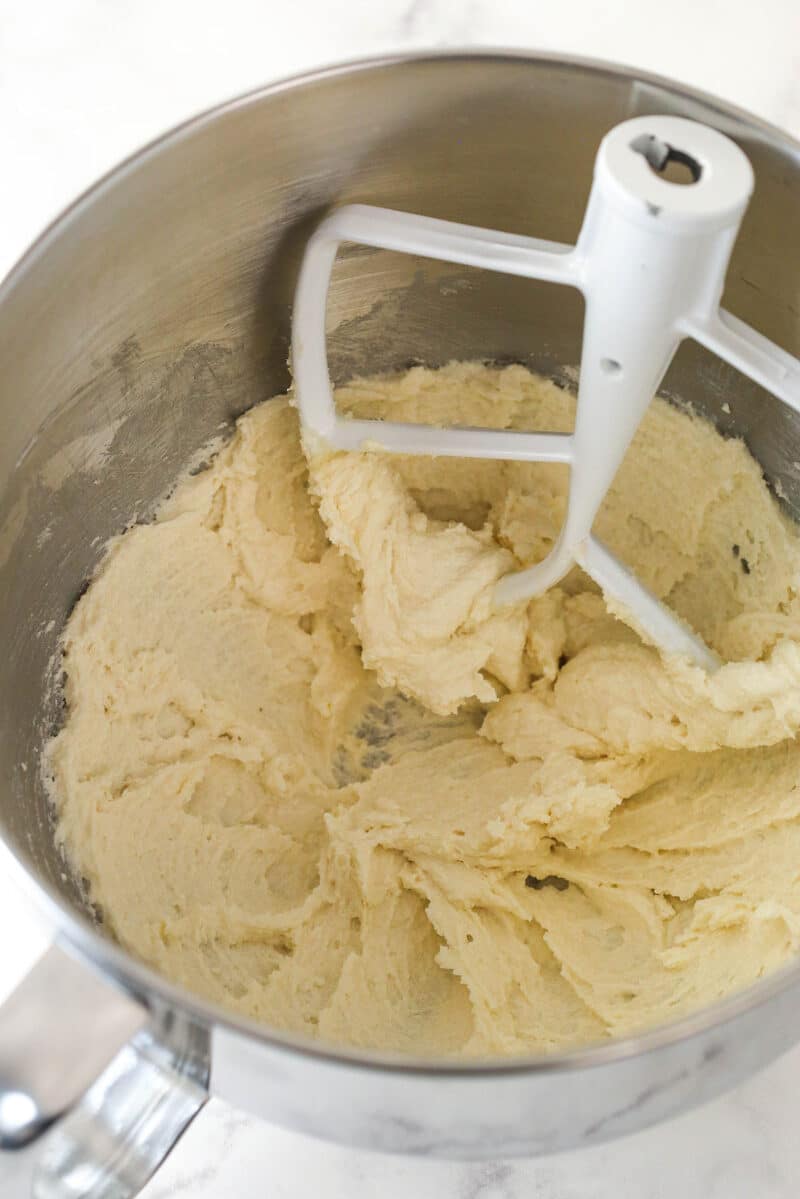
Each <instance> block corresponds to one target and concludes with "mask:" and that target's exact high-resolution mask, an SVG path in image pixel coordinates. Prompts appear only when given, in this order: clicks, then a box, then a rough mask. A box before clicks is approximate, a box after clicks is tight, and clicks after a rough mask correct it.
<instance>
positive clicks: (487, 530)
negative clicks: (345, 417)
mask: <svg viewBox="0 0 800 1199" xmlns="http://www.w3.org/2000/svg"><path fill="white" fill-rule="evenodd" d="M338 403H339V405H340V407H342V408H344V409H346V410H349V411H350V412H352V413H354V414H357V415H359V416H364V415H372V416H375V415H381V416H383V415H385V416H392V417H394V418H397V419H406V420H409V419H410V420H415V419H416V420H424V421H433V422H442V423H446V422H458V423H460V424H473V425H487V426H490V425H491V426H495V427H515V428H560V429H566V428H569V427H570V424H571V419H572V407H573V400H572V397H571V396H570V395H568V394H567V393H566V392H564V391H561V390H558V389H557V388H556V387H555V386H553V385H552V384H550V383H548V382H545V381H543V380H541V379H537V378H535V377H533V376H532V375H530V374H529V373H528V372H526V371H525V370H524V369H522V368H521V367H508V368H506V369H503V370H500V369H490V368H487V367H484V366H480V365H475V364H455V365H452V366H450V367H448V368H446V369H444V370H440V371H429V370H424V369H421V368H419V369H414V370H411V371H409V372H408V373H407V374H405V375H404V376H402V377H398V378H392V379H372V380H362V381H357V382H355V383H353V384H352V385H350V386H349V387H347V388H344V389H341V390H340V392H339V394H338ZM566 482H567V478H566V473H565V468H563V467H559V466H552V465H547V466H545V465H520V464H513V463H490V462H472V461H469V462H468V461H455V460H446V459H442V460H436V461H435V460H431V459H423V458H418V459H397V458H389V457H386V456H383V455H381V454H380V453H377V452H373V453H365V454H361V455H345V454H338V455H334V456H331V457H328V458H325V459H322V460H315V461H314V462H313V463H312V468H311V480H310V483H309V478H308V473H307V467H306V462H305V459H304V457H303V454H302V451H301V447H300V442H299V439H298V428H297V419H296V416H295V413H294V411H293V409H292V408H291V407H290V406H289V404H288V403H287V401H286V400H285V399H276V400H273V401H271V402H269V403H267V404H264V405H262V406H261V407H259V408H257V409H255V410H254V411H252V412H251V413H249V414H248V415H247V416H246V417H244V418H243V419H242V421H241V422H240V424H239V429H238V432H237V434H236V436H235V438H234V439H233V441H232V442H231V444H230V445H229V446H228V447H227V448H226V449H224V450H223V451H222V452H221V453H220V454H219V456H218V457H217V459H216V460H215V462H214V464H213V465H212V467H211V469H209V470H208V471H207V472H205V473H204V474H201V475H199V476H196V477H194V478H191V479H187V480H186V481H185V482H183V483H182V484H181V486H180V487H179V488H178V490H177V492H176V493H175V495H174V497H173V498H172V499H171V500H170V501H169V502H168V503H166V504H165V505H164V506H163V508H162V510H161V513H160V516H159V519H158V521H157V522H156V523H155V524H152V525H148V526H143V527H137V528H135V529H132V530H131V531H130V532H128V533H126V534H125V535H124V536H123V537H121V538H119V539H118V541H116V542H115V543H114V544H113V546H112V547H111V549H110V552H109V554H108V556H107V559H106V562H105V564H104V566H103V569H102V570H101V572H100V573H99V575H98V577H97V578H96V580H95V582H94V583H93V584H92V586H91V587H90V588H89V590H88V592H87V593H86V595H85V596H84V597H83V598H82V599H81V601H80V603H79V604H78V605H77V607H76V609H75V613H74V615H73V617H72V619H71V620H70V623H69V626H68V628H67V631H66V639H65V646H66V658H65V665H66V671H67V679H68V681H67V699H68V704H69V709H68V719H67V723H66V726H65V728H64V730H63V731H62V732H61V734H60V735H59V736H58V737H57V738H56V740H55V741H54V743H53V744H52V747H51V751H50V755H49V760H50V764H51V766H52V771H53V776H54V795H55V797H56V802H57V805H58V810H59V830H60V836H61V838H62V839H63V842H64V845H65V848H66V850H67V853H68V855H69V858H70V860H71V862H72V863H73V865H74V867H75V869H76V870H77V871H78V872H79V873H80V874H81V875H83V876H84V877H85V878H86V879H87V880H88V883H89V886H90V893H91V898H92V899H93V901H94V902H95V903H97V904H98V905H99V906H100V908H101V910H102V912H103V915H104V918H105V920H106V922H107V924H108V925H109V926H110V928H111V929H112V930H113V932H114V933H115V935H116V936H117V937H118V938H119V940H120V941H121V942H122V944H123V945H125V946H126V947H127V948H129V949H130V950H131V951H133V952H134V953H135V954H138V955H139V956H140V957H142V958H144V959H145V960H147V961H148V962H150V963H152V964H153V965H154V966H155V967H156V968H158V969H159V970H161V971H163V973H164V974H166V975H168V976H169V977H170V978H172V979H174V980H176V981H178V982H181V983H184V984H185V985H186V986H187V987H190V988H192V989H193V990H195V991H197V992H200V993H201V994H203V995H204V996H207V997H209V998H211V999H213V1000H216V1001H218V1002H220V1003H222V1004H224V1005H225V1006H226V1007H228V1008H232V1009H234V1010H236V1011H239V1012H244V1013H247V1014H248V1015H250V1016H254V1017H256V1018H258V1019H260V1020H263V1021H266V1022H267V1023H269V1024H272V1025H276V1026H279V1027H281V1028H285V1029H292V1030H297V1031H300V1032H302V1033H306V1034H311V1035H314V1036H320V1037H324V1038H326V1039H332V1040H335V1041H338V1042H348V1043H350V1044H355V1045H361V1046H380V1047H387V1048H392V1049H398V1050H405V1051H409V1052H416V1053H419V1052H422V1053H429V1052H435V1053H442V1052H443V1053H448V1054H472V1055H474V1054H497V1053H500V1054H518V1053H524V1052H529V1051H532V1050H540V1049H545V1050H552V1049H556V1048H559V1047H562V1046H569V1045H574V1044H576V1043H580V1042H588V1041H596V1040H598V1039H600V1038H603V1037H608V1036H613V1035H617V1034H621V1033H625V1032H629V1031H631V1030H633V1029H637V1028H641V1027H642V1026H646V1025H651V1024H653V1023H656V1022H659V1021H663V1020H666V1019H669V1018H670V1017H672V1016H675V1015H678V1014H679V1013H682V1012H686V1011H688V1010H690V1009H692V1008H695V1007H697V1006H699V1005H702V1004H706V1003H709V1002H711V1001H712V1000H714V999H716V998H717V997H718V996H722V995H725V994H727V993H728V992H730V991H732V990H734V989H736V988H738V987H742V986H744V985H745V984H747V983H749V982H751V981H753V980H754V979H756V978H758V977H759V976H760V975H762V974H764V973H765V972H766V971H768V970H771V969H773V968H774V967H775V966H777V965H778V964H779V963H781V962H783V961H785V960H786V959H787V958H788V957H789V956H790V955H791V954H792V953H793V952H795V950H796V949H797V946H798V940H800V748H799V747H798V744H797V742H796V740H795V735H796V733H797V730H798V728H799V727H800V600H799V599H798V590H799V589H800V575H799V574H798V570H799V568H800V537H799V536H798V532H797V531H796V530H795V529H794V528H793V527H792V526H790V525H789V523H788V522H787V521H786V519H785V518H784V517H783V516H782V515H781V513H780V512H779V510H778V508H777V506H776V504H775V502H774V501H773V499H772V497H771V495H770V493H769V492H768V490H767V488H766V485H765V483H764V481H763V479H762V477H761V474H760V471H759V469H758V466H757V465H756V463H755V462H754V461H753V460H752V459H751V458H750V457H749V455H748V453H747V452H746V450H745V448H744V447H743V446H742V445H741V444H740V443H737V442H734V441H725V440H723V439H722V438H721V437H719V436H718V435H717V434H716V433H715V432H714V431H713V430H712V429H711V428H710V427H709V426H707V425H705V424H703V423H702V422H700V421H698V420H696V419H694V418H693V417H691V416H690V415H687V414H685V413H682V412H680V411H678V410H677V409H676V408H674V407H671V406H669V405H667V404H666V403H664V402H662V401H656V402H655V403H654V404H653V405H652V406H651V409H650V411H649V413H648V415H647V417H646V419H645V422H644V424H643V426H642V429H641V431H640V433H639V436H638V437H637V440H636V442H635V444H634V446H633V447H632V449H631V452H630V454H629V457H628V459H627V460H626V462H625V464H624V465H623V468H622V471H621V472H620V475H619V477H618V479H617V482H616V484H615V487H614V490H613V492H612V494H611V495H610V497H609V499H608V500H607V502H606V505H605V508H604V510H603V513H602V515H601V517H600V520H599V522H598V530H599V533H600V535H601V536H602V537H603V538H604V540H605V541H606V542H607V543H608V544H609V545H610V546H611V548H612V549H613V550H615V551H616V552H617V553H618V554H619V555H620V556H621V557H622V558H623V559H624V560H626V561H627V562H629V563H630V564H631V565H632V566H633V567H634V568H635V569H636V571H637V572H638V574H639V575H640V577H641V578H642V579H643V580H644V582H646V583H647V584H648V585H649V586H650V587H652V588H653V589H654V590H655V591H656V592H657V593H658V594H659V595H660V596H662V597H664V598H665V599H666V601H667V602H668V603H669V604H670V605H671V606H672V607H673V608H674V609H675V610H676V611H677V612H679V613H680V614H681V615H682V616H683V617H685V618H686V619H687V620H688V621H689V622H690V623H691V624H692V625H693V626H694V627H695V628H696V629H697V630H698V631H699V632H700V633H701V634H702V635H703V637H705V638H706V640H707V641H708V642H709V643H710V644H711V645H713V646H714V647H715V648H716V649H717V650H718V651H719V652H720V654H721V655H722V656H723V657H725V658H726V659H728V660H729V664H728V665H726V666H724V667H722V669H720V670H719V672H718V673H717V674H715V675H714V676H713V677H712V676H706V675H704V674H703V673H702V672H701V671H700V670H699V669H697V668H696V667H693V666H691V665H689V664H688V663H687V662H684V661H680V660H676V659H671V660H662V659H661V658H660V657H659V655H658V654H657V653H656V652H655V651H654V650H653V649H651V648H649V647H647V646H645V645H643V644H642V643H641V642H640V641H639V639H638V638H637V636H636V635H635V633H634V632H633V631H632V630H631V629H629V628H628V627H627V626H626V625H625V624H624V623H622V622H621V621H619V620H616V619H615V618H614V617H613V616H612V615H610V614H609V613H608V612H607V611H606V608H605V605H604V603H603V599H602V597H601V595H600V594H599V593H598V592H597V590H596V588H595V587H594V586H593V585H592V584H590V583H589V582H588V580H587V579H586V578H585V577H584V576H583V575H581V574H580V573H579V572H577V571H575V572H573V574H572V575H571V576H570V577H569V578H568V579H567V580H566V581H565V582H564V584H563V585H562V586H561V587H559V588H556V589H554V590H552V591H551V592H550V593H548V594H547V595H546V596H544V597H542V598H540V599H537V600H535V601H533V602H532V603H530V604H529V605H528V607H527V608H524V607H518V608H516V609H509V610H506V611H503V612H502V613H501V614H499V615H498V614H496V613H493V612H492V610H491V605H490V598H491V592H492V586H493V583H494V582H495V580H496V579H497V578H498V577H499V576H500V575H502V574H503V573H504V572H505V571H507V570H510V569H512V568H516V567H518V565H519V564H520V563H529V562H532V561H535V560H536V559H538V558H541V557H542V556H543V555H544V554H545V553H546V551H547V549H548V548H549V547H550V545H551V544H552V542H553V539H554V537H555V536H556V534H557V531H558V528H559V525H560V522H561V519H562V517H563V512H564V504H565V493H566ZM317 505H318V506H319V511H318V509H317ZM320 514H321V515H320Z"/></svg>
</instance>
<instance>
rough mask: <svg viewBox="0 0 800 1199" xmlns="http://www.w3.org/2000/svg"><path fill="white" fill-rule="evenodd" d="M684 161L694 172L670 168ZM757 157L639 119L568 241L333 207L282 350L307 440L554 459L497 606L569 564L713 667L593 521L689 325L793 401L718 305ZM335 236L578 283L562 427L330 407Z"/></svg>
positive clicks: (645, 626) (602, 166) (621, 128)
mask: <svg viewBox="0 0 800 1199" xmlns="http://www.w3.org/2000/svg"><path fill="white" fill-rule="evenodd" d="M670 163H675V164H679V165H680V167H682V169H683V170H684V171H685V172H686V173H688V175H689V181H687V183H686V184H685V185H681V184H678V183H675V182H672V181H670V180H669V179H668V178H666V177H664V175H663V174H662V172H663V171H664V170H665V169H666V168H667V167H668V166H669V164H670ZM753 183H754V180H753V171H752V168H751V166H750V163H749V161H748V159H747V158H746V156H745V155H744V153H743V152H742V151H741V150H740V149H739V147H738V146H737V145H735V143H734V142H732V141H731V140H730V139H728V138H727V137H724V136H723V135H722V134H720V133H718V132H716V131H715V130H713V129H710V128H708V127H707V126H705V125H700V124H697V123H696V122H694V121H688V120H684V119H682V118H678V117H667V116H662V117H636V118H634V119H632V120H629V121H625V122H623V123H622V124H621V125H617V126H616V127H615V128H614V129H612V130H611V131H610V132H609V133H608V134H607V135H606V136H605V138H604V139H603V141H602V142H601V144H600V147H599V150H598V153H597V158H596V160H595V168H594V180H593V184H592V190H591V194H590V197H589V202H588V205H587V208H586V213H585V215H584V220H583V226H582V228H581V231H580V235H579V237H578V241H577V244H576V245H575V246H567V245H561V244H557V243H554V242H549V241H542V240H539V239H537V238H531V237H521V236H516V235H514V234H509V233H500V232H497V231H495V230H490V229H480V228H476V227H473V226H469V225H459V224H454V223H451V222H449V221H441V220H434V219H430V218H427V217H421V216H416V215H411V214H407V213H402V212H394V211H392V210H390V209H385V208H374V207H369V206H366V205H360V204H355V205H348V206H346V207H342V208H340V209H337V210H335V211H334V212H333V213H331V215H330V216H328V217H327V218H326V219H325V220H323V222H322V223H321V224H320V225H319V227H318V228H317V229H316V231H315V232H314V234H313V235H312V237H311V238H310V240H309V242H308V246H307V248H306V252H305V257H304V259H303V264H302V268H301V271H300V277H299V281H298V286H297V292H296V295H295V306H294V318H293V330H292V337H293V350H292V360H293V368H294V376H295V384H296V392H297V402H298V407H299V411H300V419H301V422H302V425H303V430H304V437H305V439H306V444H307V445H308V447H309V448H310V450H311V452H312V453H313V452H317V451H324V450H326V449H327V450H359V449H362V448H367V447H369V448H372V449H375V448H377V449H381V450H384V451H387V452H391V453H400V454H429V455H432V456H434V457H436V456H439V455H447V456H455V457H464V458H497V459H507V460H517V461H528V462H563V463H567V464H568V465H569V466H570V485H569V497H568V504H567V514H566V519H565V521H564V524H563V527H562V529H561V532H560V535H559V537H558V540H557V542H556V544H555V545H554V547H553V549H552V550H551V551H550V553H549V554H548V555H547V557H546V558H544V559H543V561H541V562H538V563H537V564H536V565H534V566H530V567H528V568H527V569H524V570H519V571H515V572H511V573H509V574H507V575H505V576H504V577H503V578H501V579H500V580H499V581H498V582H497V584H496V587H495V592H494V601H495V604H496V605H498V606H500V605H503V604H508V603H513V602H516V601H520V600H524V599H527V598H531V597H533V596H536V595H539V594H541V593H542V592H543V591H545V590H547V588H549V587H552V586H553V585H555V584H556V583H558V582H559V580H560V579H562V578H563V577H564V575H565V574H566V573H567V572H568V571H569V570H570V569H571V568H572V566H573V565H574V564H575V563H577V564H578V565H579V566H580V567H582V569H583V570H584V571H585V572H586V573H587V574H588V575H590V576H591V578H593V579H594V580H595V582H596V583H598V584H599V586H600V587H601V588H602V590H603V592H604V593H605V594H607V595H608V596H609V597H611V599H612V600H613V601H614V602H615V604H616V605H617V606H618V608H621V609H623V610H624V612H625V614H626V616H627V617H628V618H629V619H630V621H631V623H632V624H633V625H634V626H635V627H636V628H637V629H638V630H639V631H640V632H641V633H642V634H643V635H644V636H645V637H646V638H647V639H648V640H649V641H651V642H653V643H654V644H655V645H656V646H657V647H658V648H660V649H661V650H662V651H664V652H666V653H673V654H680V655H684V656H688V657H689V658H691V659H692V660H693V661H694V662H696V663H697V664H698V665H700V666H702V667H703V668H705V669H707V670H713V669H715V668H716V667H717V666H718V665H719V664H720V663H719V659H718V658H717V656H716V655H715V654H714V653H713V651H712V650H711V649H710V648H709V647H708V646H707V645H706V644H705V643H704V642H703V641H702V640H701V638H699V637H698V636H697V635H696V634H695V633H694V632H693V631H692V630H691V629H690V628H689V627H688V625H686V624H685V623H684V622H683V621H682V620H680V619H679V618H678V617H677V616H676V615H675V613H673V612H671V611H670V610H669V609H668V608H667V607H666V606H665V605H664V604H663V603H661V601H660V600H659V599H658V598H657V597H656V596H655V595H653V593H652V592H651V591H649V590H648V589H647V588H646V587H645V586H644V585H643V584H642V583H641V582H640V581H639V580H638V579H637V577H636V576H635V575H634V574H633V573H632V572H631V571H630V570H629V569H628V568H627V567H626V566H624V565H623V564H622V563H621V562H620V561H619V560H618V559H617V558H616V557H615V556H614V555H613V554H612V553H611V552H610V551H609V550H608V549H607V547H606V546H604V545H603V543H602V542H601V541H600V540H599V539H598V538H597V537H596V536H595V535H594V534H593V532H592V526H593V523H594V520H595V517H596V515H597V512H598V510H599V508H600V506H601V505H602V503H603V500H604V498H605V496H606V493H607V491H608V489H609V487H610V486H611V484H612V482H613V479H614V476H615V474H616V472H617V469H618V468H619V466H620V464H621V462H622V460H623V458H624V456H625V452H626V450H627V449H628V446H629V445H630V443H631V440H632V439H633V436H634V434H635V432H636V429H637V428H638V425H639V423H640V421H641V419H642V417H643V415H644V412H645V410H646V408H647V406H648V404H649V403H650V400H651V398H652V397H653V396H654V395H655V393H656V392H657V390H658V387H659V385H660V383H661V380H662V378H663V376H664V374H665V372H666V370H667V368H668V366H669V364H670V362H671V361H672V358H673V356H674V354H675V351H676V350H677V348H678V346H679V344H680V343H681V341H682V340H683V339H684V338H687V337H689V338H693V339H694V340H695V341H697V342H699V343H700V344H701V345H703V346H705V347H706V348H707V349H709V350H711V351H712V352H713V353H714V354H716V355H718V356H719V357H720V358H722V359H723V360H724V361H726V362H728V363H730V364H731V365H732V366H734V367H735V368H736V369H737V370H739V371H741V373H742V374H744V375H746V376H747V377H748V378H750V379H752V380H753V381H754V382H755V383H757V384H759V385H760V386H761V387H763V388H765V389H766V390H767V391H770V392H772V393H773V395H775V396H776V397H777V398H778V399H780V400H781V401H782V402H783V403H785V404H787V405H788V406H789V407H790V408H793V409H794V410H795V411H797V412H800V362H798V361H797V360H796V359H794V358H793V357H792V356H791V355H789V354H787V353H786V352H785V351H783V350H781V349H780V348H779V347H778V346H776V345H775V344H774V343H772V342H770V341H768V340H767V338H765V337H762V336H761V334H759V333H757V332H756V331H755V330H754V329H752V328H750V327H749V326H748V325H746V324H744V323H743V322H742V321H740V320H738V319H737V318H736V317H734V316H732V315H731V314H730V313H728V312H726V311H724V310H723V309H721V308H720V307H719V301H720V297H721V295H722V290H723V285H724V282H725V274H726V271H727V268H728V262H729V259H730V255H731V251H732V249H733V246H734V243H735V240H736V236H737V233H738V230H739V225H740V223H741V220H742V216H743V215H744V211H745V209H746V207H747V204H748V201H749V199H750V195H751V193H752V190H753ZM342 242H353V243H357V244H359V245H366V246H373V247H376V248H381V249H387V250H396V251H400V252H401V253H407V254H414V255H419V256H422V257H426V258H435V259H439V260H442V261H446V262H454V263H463V264H464V265H469V266H474V267H482V268H485V269H487V270H492V271H500V272H504V273H506V274H512V275H520V276H524V277H526V278H530V279H539V280H543V281H545V282H549V283H555V284H562V285H566V286H569V287H575V288H577V289H578V290H579V291H581V292H582V293H583V296H584V299H585V302H586V307H585V320H584V330H583V348H582V353H581V365H580V384H579V390H578V403H577V412H576V417H575V428H574V432H573V433H572V434H566V433H546V432H545V433H526V432H514V431H506V430H497V429H475V428H440V427H436V426H432V425H415V424H404V423H397V422H391V421H379V420H357V419H348V418H345V417H342V416H339V415H338V414H337V412H336V408H335V404H334V397H333V389H332V386H331V381H330V376H329V372H328V364H327V355H326V344H325V310H326V300H327V291H328V286H329V282H330V275H331V270H332V268H333V263H334V259H335V257H336V252H337V249H338V246H339V245H340V243H342Z"/></svg>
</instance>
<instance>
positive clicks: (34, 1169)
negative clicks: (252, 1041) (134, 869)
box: [0, 945, 208, 1199]
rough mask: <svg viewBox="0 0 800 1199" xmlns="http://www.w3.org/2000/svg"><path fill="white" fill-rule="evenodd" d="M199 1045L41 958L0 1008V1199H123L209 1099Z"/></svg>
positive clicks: (104, 987)
mask: <svg viewBox="0 0 800 1199" xmlns="http://www.w3.org/2000/svg"><path fill="white" fill-rule="evenodd" d="M207 1082H208V1038H207V1034H206V1033H205V1031H204V1030H202V1029H201V1028H199V1027H198V1026H197V1025H195V1024H193V1023H190V1022H188V1021H186V1020H185V1018H183V1017H182V1016H181V1015H180V1014H178V1013H176V1011H175V1010H174V1009H165V1010H163V1011H160V1012H159V1011H158V1009H157V1008H154V1007H150V1008H147V1007H145V1006H144V1005H143V1004H141V1003H139V1002H138V1001H137V1000H136V999H134V998H132V997H131V996H130V995H128V994H126V993H124V992H123V991H122V990H119V989H117V987H116V986H114V985H113V984H111V983H110V982H108V981H107V980H106V979H104V978H102V977H101V976H100V975H99V974H96V973H95V972H94V971H93V970H92V969H90V968H89V967H87V966H85V965H83V964H82V963H81V962H78V961H77V960H76V959H75V958H73V957H70V956H69V955H68V954H67V953H65V952H64V951H63V950H62V949H60V948H59V947H58V946H56V945H53V946H51V947H50V948H49V949H47V950H46V951H45V953H44V954H43V956H42V957H41V958H40V959H39V961H38V962H37V963H36V964H35V965H34V967H33V969H32V970H31V971H30V972H29V974H28V975H27V976H26V977H25V978H24V979H23V981H22V982H21V983H20V985H19V986H18V987H17V989H16V990H15V991H13V992H12V994H11V995H10V996H9V998H8V999H7V1000H6V1001H5V1003H4V1004H3V1005H2V1006H0V1193H1V1194H2V1195H3V1199H29V1197H30V1196H34V1197H37V1196H42V1197H43V1196H45V1195H46V1196H47V1197H48V1199H79V1197H80V1199H110V1197H111V1196H112V1195H113V1196H114V1199H128V1197H129V1196H134V1195H136V1194H138V1192H139V1191H140V1189H141V1188H142V1187H143V1186H144V1184H145V1183H146V1182H147V1180H148V1179H149V1178H150V1177H151V1176H152V1174H153V1173H154V1171H155V1170H156V1169H157V1168H158V1166H159V1165H160V1164H161V1162H162V1161H163V1160H164V1159H165V1158H166V1157H167V1155H168V1154H169V1152H170V1150H171V1149H172V1147H173V1145H174V1144H175V1143H176V1142H177V1140H178V1138H179V1137H180V1136H181V1134H182V1133H183V1131H184V1130H185V1129H186V1128H187V1127H188V1125H189V1124H190V1122H191V1121H192V1119H193V1118H194V1116H196V1115H197V1113H198V1111H200V1109H201V1107H202V1106H203V1104H204V1103H205V1101H206V1099H207V1098H208V1090H207Z"/></svg>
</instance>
